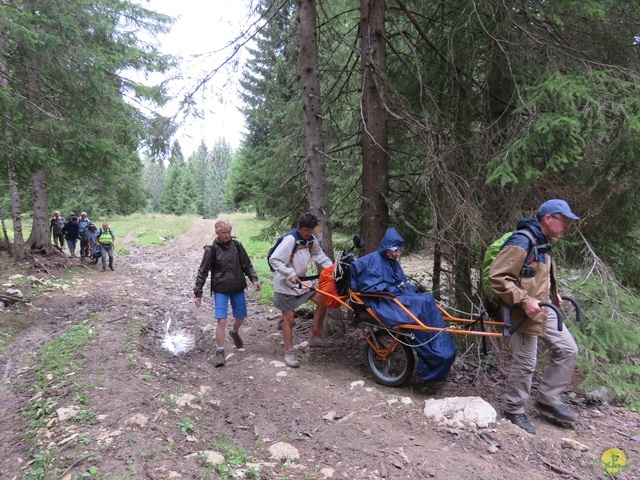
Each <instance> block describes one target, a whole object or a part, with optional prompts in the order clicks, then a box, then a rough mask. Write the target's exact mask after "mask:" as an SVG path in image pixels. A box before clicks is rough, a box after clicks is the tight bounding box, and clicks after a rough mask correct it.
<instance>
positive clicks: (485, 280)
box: [482, 228, 538, 298]
mask: <svg viewBox="0 0 640 480" xmlns="http://www.w3.org/2000/svg"><path fill="white" fill-rule="evenodd" d="M518 233H521V234H523V235H524V236H526V237H527V238H528V239H529V241H530V244H531V245H530V247H529V251H528V252H527V259H526V260H525V262H524V265H523V266H522V269H523V270H524V269H525V268H527V267H528V266H529V265H530V264H531V263H532V262H533V261H534V260H535V259H536V258H537V257H538V242H537V240H536V237H534V236H533V234H532V233H531V232H530V231H529V230H528V229H526V228H523V229H520V230H516V231H515V232H507V233H505V234H504V235H503V236H501V237H500V238H499V239H498V240H496V241H495V242H493V243H492V244H491V245H489V247H488V248H487V251H486V253H485V254H484V259H483V261H482V289H483V290H484V293H485V294H486V295H487V297H488V298H492V297H493V296H494V293H493V290H491V283H490V282H489V270H490V269H491V264H492V263H493V261H494V260H495V258H496V257H497V256H498V253H500V250H501V249H502V246H503V245H504V244H505V243H506V241H507V240H509V239H510V238H511V236H512V235H515V234H518Z"/></svg>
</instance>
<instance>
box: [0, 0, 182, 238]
mask: <svg viewBox="0 0 640 480" xmlns="http://www.w3.org/2000/svg"><path fill="white" fill-rule="evenodd" d="M169 24H170V19H169V18H168V17H166V16H163V15H159V14H156V13H154V12H151V11H149V10H147V9H145V8H142V7H140V6H139V5H137V4H134V3H129V2H120V1H117V2H115V1H111V0H101V1H100V2H98V3H78V2H60V1H55V0H54V1H47V2H41V1H34V2H29V3H28V5H27V4H24V3H21V2H9V3H7V4H5V5H4V6H3V7H2V9H0V25H2V30H1V31H0V54H1V55H2V56H3V62H0V65H3V66H4V67H3V68H4V71H3V72H2V75H3V76H4V78H5V79H6V80H7V85H6V89H2V92H3V93H2V95H3V97H4V98H5V99H6V100H7V102H6V103H5V102H2V104H3V105H6V106H11V108H10V109H9V110H7V111H6V115H5V116H4V117H3V118H4V123H3V124H2V125H3V128H4V129H5V130H4V132H10V134H9V135H6V134H3V136H2V137H1V138H2V140H0V141H2V142H10V145H4V148H2V149H0V150H1V151H2V152H3V153H7V152H11V155H12V158H11V160H12V162H13V164H14V166H15V168H16V173H17V174H18V177H19V182H20V189H21V190H22V191H23V192H26V191H27V190H26V189H27V188H28V182H29V181H30V178H29V177H30V175H31V173H33V172H34V171H35V170H37V169H44V170H45V173H46V174H47V180H48V187H49V190H50V191H49V192H48V193H49V197H50V198H51V199H52V202H51V203H52V204H53V205H54V206H53V207H52V208H51V210H53V209H60V210H62V209H63V208H62V207H61V206H62V205H64V206H65V207H66V208H68V209H70V210H75V209H76V208H81V209H86V210H91V209H93V210H94V211H98V210H99V211H101V212H118V213H127V212H131V211H135V210H138V209H140V208H142V207H143V206H144V205H145V203H146V198H145V191H144V189H143V188H141V182H140V175H141V172H142V164H141V163H140V159H139V158H138V155H137V153H136V152H137V150H138V148H139V147H140V145H141V144H142V141H143V136H144V135H145V133H146V130H145V128H146V127H145V125H146V123H147V119H146V118H145V117H144V116H143V115H142V113H141V111H139V110H137V109H136V108H134V107H133V106H132V103H130V102H126V101H125V97H129V98H137V99H143V98H144V99H148V100H151V101H158V102H162V101H163V100H164V94H163V91H162V89H161V88H158V87H153V88H152V87H146V86H143V85H141V84H138V83H137V82H135V81H132V80H130V79H128V78H127V77H126V76H124V75H123V72H124V71H125V70H128V71H130V72H132V71H134V70H139V71H144V72H152V71H158V72H161V71H164V70H165V69H166V68H167V67H168V65H169V63H170V58H169V57H166V56H164V55H162V54H160V53H159V52H158V51H157V50H155V49H154V48H153V46H152V45H150V44H148V43H145V42H143V41H141V40H140V38H139V37H138V34H139V33H140V32H141V31H142V30H146V31H147V32H150V33H152V34H154V33H158V32H162V31H165V30H166V28H167V27H168V25H169ZM63 192H64V193H63ZM25 197H26V196H25V195H23V198H25ZM78 206H79V207H78ZM45 208H47V209H48V207H45ZM34 227H37V225H34Z"/></svg>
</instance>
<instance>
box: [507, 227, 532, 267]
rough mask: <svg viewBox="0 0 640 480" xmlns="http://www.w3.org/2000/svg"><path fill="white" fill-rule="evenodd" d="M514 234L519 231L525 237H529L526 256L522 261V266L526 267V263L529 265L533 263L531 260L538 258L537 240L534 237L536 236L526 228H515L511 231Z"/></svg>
mask: <svg viewBox="0 0 640 480" xmlns="http://www.w3.org/2000/svg"><path fill="white" fill-rule="evenodd" d="M513 233H514V235H515V234H517V233H520V234H522V235H524V236H525V237H527V238H528V239H529V249H528V250H527V258H526V260H525V261H524V265H523V268H524V267H527V266H528V265H530V264H531V263H533V261H534V260H535V259H536V258H538V240H537V239H536V237H535V236H534V235H533V233H531V231H530V230H529V229H527V228H522V229H520V230H516V231H515V232H513Z"/></svg>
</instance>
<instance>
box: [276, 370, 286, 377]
mask: <svg viewBox="0 0 640 480" xmlns="http://www.w3.org/2000/svg"><path fill="white" fill-rule="evenodd" d="M286 376H287V371H286V370H281V371H279V372H278V373H276V377H286Z"/></svg>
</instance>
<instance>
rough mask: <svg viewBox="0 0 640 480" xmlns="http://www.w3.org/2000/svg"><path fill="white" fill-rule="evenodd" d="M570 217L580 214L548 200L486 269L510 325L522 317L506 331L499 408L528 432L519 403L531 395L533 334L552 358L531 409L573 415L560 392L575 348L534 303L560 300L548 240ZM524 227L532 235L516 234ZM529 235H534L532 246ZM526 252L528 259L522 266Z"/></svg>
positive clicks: (553, 317) (559, 234)
mask: <svg viewBox="0 0 640 480" xmlns="http://www.w3.org/2000/svg"><path fill="white" fill-rule="evenodd" d="M573 220H579V217H578V216H577V215H575V214H574V213H573V212H572V211H571V208H570V207H569V204H568V203H567V202H566V201H564V200H560V199H553V200H549V201H547V202H545V203H543V204H542V205H540V208H539V209H538V213H537V215H536V217H535V218H524V219H522V220H520V221H519V222H518V225H517V230H516V232H515V233H514V234H513V235H512V236H511V238H509V239H508V240H507V241H506V242H505V244H504V246H503V247H502V249H501V250H500V253H498V255H497V256H496V258H495V260H494V261H493V263H492V264H491V270H490V271H489V281H490V282H491V288H492V289H493V291H494V293H495V294H496V295H497V296H498V297H499V298H500V300H502V302H504V303H505V304H507V305H508V306H510V307H512V309H511V320H512V324H513V325H515V324H516V323H517V322H518V321H519V320H520V319H522V318H523V317H525V316H526V317H527V320H525V321H524V323H523V324H522V325H521V326H520V328H518V330H516V331H515V332H514V333H513V334H512V335H511V348H512V352H513V353H512V362H511V369H510V371H509V378H508V380H507V385H506V388H505V405H504V410H505V417H506V418H507V419H508V420H509V421H511V422H512V423H514V424H515V425H517V426H519V427H520V428H522V429H524V430H526V431H527V432H529V433H535V432H536V428H535V427H534V426H533V425H532V424H531V422H530V421H529V419H528V418H527V415H526V414H525V413H524V406H525V403H526V401H527V400H528V398H529V395H530V394H531V380H532V377H533V372H534V369H535V366H536V361H537V351H538V337H539V338H540V339H541V340H542V341H543V342H544V343H545V345H546V346H547V347H548V349H549V351H550V352H551V359H550V362H549V365H548V366H547V368H546V370H545V373H544V377H543V378H542V380H541V381H540V385H539V387H538V396H537V401H536V408H538V410H541V411H543V412H546V413H549V414H551V415H553V416H554V417H556V418H558V419H560V420H564V421H569V422H570V421H573V420H574V419H575V415H574V414H573V413H572V412H571V411H570V410H569V409H568V408H567V407H566V406H565V405H564V403H563V402H562V399H561V397H560V394H561V393H562V392H563V391H564V390H565V389H566V387H567V386H568V385H569V383H570V382H571V377H572V375H573V370H574V367H575V363H576V357H577V355H578V347H577V345H576V342H575V340H574V339H573V337H572V336H571V333H570V332H569V330H568V329H567V328H563V329H562V331H559V330H558V319H557V317H556V314H555V312H553V311H552V310H550V309H544V310H543V309H542V308H541V307H540V306H539V305H538V303H539V302H551V303H553V304H555V305H560V304H561V303H562V299H561V298H560V296H559V295H558V293H557V289H556V286H557V281H556V266H555V262H554V260H553V255H552V253H551V244H552V243H553V242H555V241H556V240H557V239H559V238H560V237H562V235H563V234H564V233H565V232H566V231H567V230H569V228H571V223H572V221H573ZM523 229H526V230H528V231H529V232H530V234H531V235H527V234H522V233H518V230H523ZM531 238H534V239H535V244H533V242H532V240H531ZM531 255H533V261H532V262H531V263H528V264H527V265H526V266H525V263H526V262H527V259H528V257H529V260H531Z"/></svg>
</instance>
